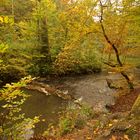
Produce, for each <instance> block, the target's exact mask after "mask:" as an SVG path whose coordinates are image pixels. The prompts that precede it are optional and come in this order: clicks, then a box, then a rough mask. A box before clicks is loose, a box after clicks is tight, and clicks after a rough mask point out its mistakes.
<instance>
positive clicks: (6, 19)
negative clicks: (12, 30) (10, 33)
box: [0, 16, 14, 26]
mask: <svg viewBox="0 0 140 140" xmlns="http://www.w3.org/2000/svg"><path fill="white" fill-rule="evenodd" d="M0 24H10V25H11V26H12V25H13V24H14V18H13V17H12V16H0Z"/></svg>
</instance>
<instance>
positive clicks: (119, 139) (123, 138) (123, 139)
mask: <svg viewBox="0 0 140 140" xmlns="http://www.w3.org/2000/svg"><path fill="white" fill-rule="evenodd" d="M109 140H130V139H129V137H128V135H124V136H114V135H112V137H111V138H110V139H109Z"/></svg>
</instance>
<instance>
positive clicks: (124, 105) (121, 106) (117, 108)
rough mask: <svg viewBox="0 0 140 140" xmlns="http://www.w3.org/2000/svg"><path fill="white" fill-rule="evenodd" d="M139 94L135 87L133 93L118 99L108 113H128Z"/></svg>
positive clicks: (139, 88)
mask: <svg viewBox="0 0 140 140" xmlns="http://www.w3.org/2000/svg"><path fill="white" fill-rule="evenodd" d="M139 94H140V87H137V88H136V89H134V91H130V92H128V93H126V94H125V95H122V96H120V97H118V98H117V100H116V102H115V105H113V106H111V107H110V111H111V112H112V113H114V112H126V111H130V110H131V108H132V105H133V104H134V102H135V100H136V99H137V97H138V95H139Z"/></svg>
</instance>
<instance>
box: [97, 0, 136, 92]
mask: <svg viewBox="0 0 140 140" xmlns="http://www.w3.org/2000/svg"><path fill="white" fill-rule="evenodd" d="M100 6H101V17H100V24H101V28H102V32H103V36H104V38H105V40H106V41H107V42H108V44H110V45H111V47H112V49H113V50H114V52H115V55H116V59H117V63H118V64H119V66H120V67H122V66H123V63H122V62H121V59H120V55H119V51H118V49H117V47H116V46H115V44H113V43H112V42H111V41H110V39H109V38H108V36H107V34H106V32H105V28H104V25H103V5H102V2H101V1H100ZM121 75H122V76H123V77H124V78H125V79H126V81H127V83H128V87H129V88H130V89H131V90H133V89H134V85H133V82H132V81H131V80H130V78H129V77H128V75H127V73H126V72H124V71H122V72H121Z"/></svg>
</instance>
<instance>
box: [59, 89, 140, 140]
mask: <svg viewBox="0 0 140 140" xmlns="http://www.w3.org/2000/svg"><path fill="white" fill-rule="evenodd" d="M139 94H140V87H138V88H136V89H135V90H134V91H131V92H128V93H126V94H124V95H121V96H119V97H118V98H117V100H116V102H115V104H114V105H112V106H110V111H111V114H108V115H107V114H106V115H105V114H104V116H105V117H104V118H102V119H99V120H101V121H103V123H104V121H106V123H107V124H103V125H104V126H100V127H97V128H96V129H94V128H93V127H92V125H93V126H94V125H95V123H96V119H93V120H91V121H89V122H88V124H90V125H87V126H85V127H84V128H83V129H81V130H76V131H74V132H73V133H71V134H68V135H66V136H64V137H61V138H60V139H59V140H133V139H134V140H140V121H138V123H137V124H133V121H132V122H131V121H130V122H129V121H128V120H129V119H130V118H129V117H128V116H129V112H130V110H131V108H132V105H133V104H134V102H135V100H136V99H137V97H138V95H139ZM102 115H103V114H102ZM98 118H100V116H99V117H98ZM98 118H97V119H98ZM125 118H126V119H125ZM128 118H129V119H128ZM127 119H128V120H127ZM121 120H122V121H121ZM135 121H136V120H135ZM113 122H114V123H113ZM116 122H117V123H118V122H119V123H118V124H117V123H116ZM116 124H117V125H116ZM107 125H108V126H107ZM118 125H120V126H118ZM135 125H136V126H135ZM115 127H116V128H115ZM119 127H120V128H119ZM121 127H122V128H121ZM127 127H128V128H127ZM134 127H136V129H135V130H134ZM103 129H105V131H104V130H103ZM113 129H114V130H113ZM133 131H135V132H133Z"/></svg>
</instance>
